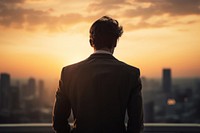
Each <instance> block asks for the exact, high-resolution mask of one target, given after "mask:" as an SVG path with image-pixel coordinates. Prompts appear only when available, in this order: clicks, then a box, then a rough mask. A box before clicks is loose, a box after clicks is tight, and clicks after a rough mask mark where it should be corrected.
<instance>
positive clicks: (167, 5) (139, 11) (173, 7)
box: [89, 0, 200, 29]
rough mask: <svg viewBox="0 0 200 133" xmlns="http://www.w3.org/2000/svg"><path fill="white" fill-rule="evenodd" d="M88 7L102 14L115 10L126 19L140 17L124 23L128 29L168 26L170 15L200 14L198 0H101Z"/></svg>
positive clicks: (176, 17)
mask: <svg viewBox="0 0 200 133" xmlns="http://www.w3.org/2000/svg"><path fill="white" fill-rule="evenodd" d="M127 5H128V6H127ZM144 5H146V6H144ZM124 7H126V8H125V11H124V12H122V13H121V12H118V9H119V8H124ZM89 8H90V9H91V10H94V11H95V12H98V11H102V10H103V11H104V14H107V12H109V11H110V10H116V14H115V15H118V17H119V18H120V17H121V18H125V19H126V20H127V21H131V20H132V19H133V18H137V17H140V18H141V20H140V22H139V23H137V24H130V23H129V24H126V26H127V27H129V28H130V29H142V28H159V27H165V26H170V22H169V21H171V19H170V17H171V18H174V19H178V17H181V16H187V15H200V0H134V1H132V2H130V1H126V0H119V1H114V0H113V1H110V2H108V1H106V0H101V1H99V2H95V3H93V4H90V6H89ZM163 15H166V16H168V17H169V19H168V20H166V19H165V20H164V19H162V17H163ZM155 16H157V17H159V16H160V20H159V21H155V22H154V23H149V21H148V20H149V19H152V18H153V17H155ZM173 21H174V20H173Z"/></svg>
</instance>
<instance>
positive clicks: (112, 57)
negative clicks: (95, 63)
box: [89, 53, 116, 59]
mask: <svg viewBox="0 0 200 133" xmlns="http://www.w3.org/2000/svg"><path fill="white" fill-rule="evenodd" d="M93 58H106V59H116V58H115V57H114V56H113V55H112V54H107V53H93V54H91V55H90V56H89V59H93Z"/></svg>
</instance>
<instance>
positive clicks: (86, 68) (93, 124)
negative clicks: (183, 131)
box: [53, 54, 143, 133]
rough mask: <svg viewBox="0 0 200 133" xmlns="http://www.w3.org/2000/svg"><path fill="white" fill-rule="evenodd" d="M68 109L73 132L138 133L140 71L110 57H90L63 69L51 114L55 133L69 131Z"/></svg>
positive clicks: (141, 116)
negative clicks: (71, 115)
mask: <svg viewBox="0 0 200 133" xmlns="http://www.w3.org/2000/svg"><path fill="white" fill-rule="evenodd" d="M71 109H72V111H73V115H74V117H75V119H76V122H75V126H76V129H75V130H74V132H75V133H139V132H140V131H141V130H142V129H143V109H142V96H141V81H140V71H139V69H138V68H135V67H133V66H130V65H127V64H125V63H123V62H121V61H118V60H117V59H116V58H114V57H113V56H112V55H109V54H92V55H91V56H90V57H89V58H87V59H86V60H84V61H82V62H79V63H77V64H73V65H70V66H66V67H64V68H63V70H62V73H61V79H60V85H59V88H58V90H57V93H56V102H55V106H54V113H53V115H54V116H53V128H54V130H56V131H57V132H58V133H59V132H63V133H69V132H70V125H69V123H68V120H67V119H68V118H69V116H70V112H71ZM126 111H127V112H128V118H129V119H128V123H127V129H126V126H125V124H124V119H125V113H126Z"/></svg>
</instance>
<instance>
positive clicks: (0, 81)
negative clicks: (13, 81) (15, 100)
mask: <svg viewBox="0 0 200 133" xmlns="http://www.w3.org/2000/svg"><path fill="white" fill-rule="evenodd" d="M9 91H10V75H9V74H8V73H1V74H0V111H1V110H3V109H9V107H10V100H9Z"/></svg>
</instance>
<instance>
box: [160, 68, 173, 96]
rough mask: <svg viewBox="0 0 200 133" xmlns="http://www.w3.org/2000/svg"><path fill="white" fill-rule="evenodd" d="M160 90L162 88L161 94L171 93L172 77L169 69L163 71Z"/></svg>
mask: <svg viewBox="0 0 200 133" xmlns="http://www.w3.org/2000/svg"><path fill="white" fill-rule="evenodd" d="M162 88H163V92H165V93H170V92H171V88H172V77H171V69H169V68H167V69H166V68H165V69H163V75H162Z"/></svg>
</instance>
